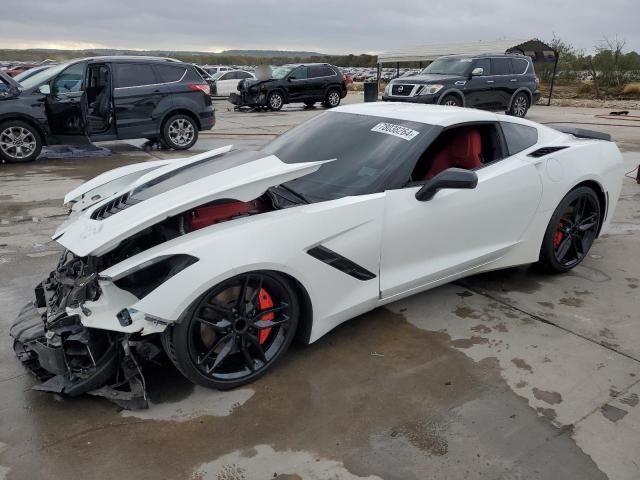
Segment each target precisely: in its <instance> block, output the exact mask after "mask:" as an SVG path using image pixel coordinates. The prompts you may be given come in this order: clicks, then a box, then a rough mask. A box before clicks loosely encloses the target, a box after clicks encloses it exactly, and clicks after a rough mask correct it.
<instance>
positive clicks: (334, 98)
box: [322, 88, 342, 108]
mask: <svg viewBox="0 0 640 480" xmlns="http://www.w3.org/2000/svg"><path fill="white" fill-rule="evenodd" d="M341 100H342V98H341V97H340V90H338V89H337V88H331V89H329V91H328V92H327V95H326V96H325V97H324V101H323V102H322V104H323V105H324V106H325V107H327V108H335V107H337V106H338V105H340V101H341Z"/></svg>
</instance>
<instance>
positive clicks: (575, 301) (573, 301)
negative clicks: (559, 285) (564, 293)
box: [558, 297, 584, 307]
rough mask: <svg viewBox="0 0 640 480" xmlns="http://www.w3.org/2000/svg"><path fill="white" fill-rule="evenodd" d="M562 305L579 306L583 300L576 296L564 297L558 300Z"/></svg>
mask: <svg viewBox="0 0 640 480" xmlns="http://www.w3.org/2000/svg"><path fill="white" fill-rule="evenodd" d="M558 301H559V302H560V303H561V304H562V305H566V306H568V307H581V306H582V304H583V303H584V300H582V299H581V298H577V297H564V298H561V299H560V300H558Z"/></svg>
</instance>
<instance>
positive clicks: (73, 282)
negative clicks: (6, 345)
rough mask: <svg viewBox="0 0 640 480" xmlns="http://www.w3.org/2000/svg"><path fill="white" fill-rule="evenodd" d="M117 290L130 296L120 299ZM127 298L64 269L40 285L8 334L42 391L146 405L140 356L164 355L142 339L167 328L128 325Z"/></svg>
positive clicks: (93, 278)
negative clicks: (125, 315)
mask: <svg viewBox="0 0 640 480" xmlns="http://www.w3.org/2000/svg"><path fill="white" fill-rule="evenodd" d="M63 258H64V256H63ZM72 261H76V262H81V261H82V260H81V259H76V260H72ZM61 263H62V262H61ZM67 265H68V264H67ZM118 291H119V292H122V293H123V294H125V295H120V297H118V294H117V292H118ZM126 295H130V294H128V293H127V292H123V291H122V290H120V289H118V288H117V287H115V286H113V284H111V282H98V280H97V278H96V276H95V275H90V276H89V277H87V276H79V277H78V278H72V276H71V275H69V274H68V272H67V271H64V270H62V271H61V270H60V265H59V267H58V269H57V270H56V271H54V272H52V273H51V274H50V275H49V277H48V278H47V279H46V280H45V281H43V282H42V283H40V284H38V285H37V286H36V288H35V292H34V300H33V301H31V302H29V303H28V304H27V305H25V306H24V307H23V308H22V310H21V311H20V313H19V314H18V317H17V318H16V320H15V321H14V323H13V325H12V326H11V328H10V330H9V334H10V335H11V337H13V348H14V351H15V353H16V356H17V357H18V359H19V360H20V361H21V362H22V364H23V365H24V366H25V367H26V368H27V369H29V370H30V371H31V372H32V373H34V374H35V376H36V377H37V378H38V379H39V380H40V381H42V382H43V383H41V384H40V385H36V386H34V387H33V388H34V389H35V390H40V391H46V392H53V393H59V394H64V395H67V396H70V397H75V396H79V395H82V394H84V393H89V394H92V395H98V396H103V397H105V398H107V399H109V400H111V401H113V402H115V403H117V404H118V405H120V406H121V407H123V408H129V409H139V408H146V406H147V400H146V393H145V390H144V379H143V376H142V370H141V368H140V365H139V363H138V358H140V359H152V358H154V357H155V356H156V355H158V354H159V353H160V352H161V351H162V350H161V347H160V346H158V345H157V344H156V343H154V341H153V339H151V340H150V339H149V338H148V337H142V336H141V335H142V332H143V330H144V333H157V332H160V331H162V330H163V329H164V328H166V325H156V326H154V325H153V324H152V323H151V322H149V321H148V320H145V319H143V318H140V319H139V318H136V319H135V321H132V322H130V323H128V324H127V325H122V324H121V323H122V322H119V319H118V315H117V313H118V312H119V311H121V310H123V306H122V305H123V302H126V303H127V304H128V305H130V304H131V303H130V301H131V298H129V297H128V296H126ZM131 297H133V296H131ZM133 298H135V297H133ZM143 326H147V327H148V328H147V329H146V330H145V329H144V328H143Z"/></svg>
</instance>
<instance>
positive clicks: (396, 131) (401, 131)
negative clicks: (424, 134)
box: [371, 122, 420, 141]
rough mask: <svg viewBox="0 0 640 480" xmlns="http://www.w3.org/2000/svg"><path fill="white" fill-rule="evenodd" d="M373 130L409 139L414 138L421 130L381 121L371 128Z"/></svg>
mask: <svg viewBox="0 0 640 480" xmlns="http://www.w3.org/2000/svg"><path fill="white" fill-rule="evenodd" d="M371 131H372V132H379V133H386V134H387V135H393V136H394V137H398V138H403V139H405V140H407V141H409V140H411V139H413V138H414V137H415V136H416V135H418V134H419V133H420V132H419V131H417V130H413V129H411V128H407V127H403V126H402V125H394V124H393V123H385V122H380V123H379V124H377V125H376V126H375V127H373V128H372V129H371Z"/></svg>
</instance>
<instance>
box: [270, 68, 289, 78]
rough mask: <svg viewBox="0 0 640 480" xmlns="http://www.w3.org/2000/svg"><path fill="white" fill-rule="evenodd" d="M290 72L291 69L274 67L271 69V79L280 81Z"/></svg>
mask: <svg viewBox="0 0 640 480" xmlns="http://www.w3.org/2000/svg"><path fill="white" fill-rule="evenodd" d="M291 70H293V67H274V68H272V69H271V78H275V79H276V80H282V79H283V78H284V77H286V76H287V75H288V74H289V72H290V71H291Z"/></svg>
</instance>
